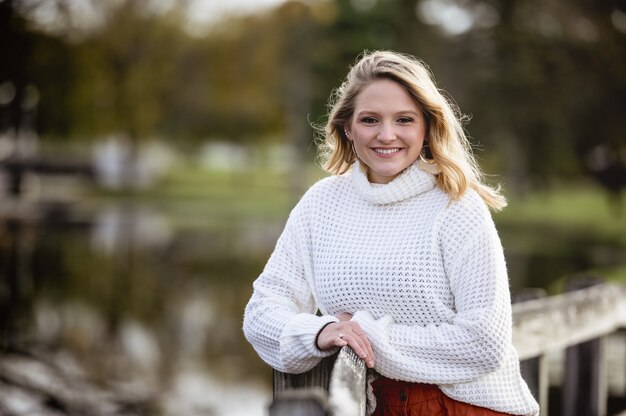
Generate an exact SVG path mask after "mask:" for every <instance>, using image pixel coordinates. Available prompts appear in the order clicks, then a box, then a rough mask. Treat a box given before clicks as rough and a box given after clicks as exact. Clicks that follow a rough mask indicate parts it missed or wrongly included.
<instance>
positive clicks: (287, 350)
mask: <svg viewBox="0 0 626 416" xmlns="http://www.w3.org/2000/svg"><path fill="white" fill-rule="evenodd" d="M338 321H339V319H337V317H335V316H332V315H325V316H316V315H313V314H308V313H300V314H297V315H295V316H294V317H293V318H291V319H290V320H289V322H288V323H287V325H285V328H284V329H283V333H282V335H281V337H280V349H281V354H282V355H283V357H284V359H287V361H292V360H293V361H295V360H307V359H310V358H312V357H317V358H324V357H328V356H329V355H332V354H333V353H334V352H336V349H331V350H327V351H322V350H320V349H319V348H317V345H316V342H315V341H316V338H317V335H318V333H319V332H320V330H321V329H322V327H323V326H325V325H327V324H330V323H333V322H338Z"/></svg>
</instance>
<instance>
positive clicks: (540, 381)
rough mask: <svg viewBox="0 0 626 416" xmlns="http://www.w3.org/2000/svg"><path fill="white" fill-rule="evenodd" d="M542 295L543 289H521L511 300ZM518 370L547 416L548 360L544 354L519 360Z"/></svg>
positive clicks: (532, 298) (527, 298) (544, 294)
mask: <svg viewBox="0 0 626 416" xmlns="http://www.w3.org/2000/svg"><path fill="white" fill-rule="evenodd" d="M544 297H546V291H545V290H543V289H523V290H522V291H521V292H519V293H518V294H516V295H515V297H514V299H513V302H514V303H519V302H525V301H527V300H534V299H541V298H544ZM520 372H521V373H522V378H523V379H524V380H525V381H526V384H528V389H529V390H530V392H531V393H532V395H533V397H534V398H535V400H537V402H539V410H540V415H541V416H547V415H548V392H549V388H550V384H549V379H548V362H547V358H546V356H545V354H542V355H540V356H538V357H533V358H529V359H526V360H523V361H521V362H520Z"/></svg>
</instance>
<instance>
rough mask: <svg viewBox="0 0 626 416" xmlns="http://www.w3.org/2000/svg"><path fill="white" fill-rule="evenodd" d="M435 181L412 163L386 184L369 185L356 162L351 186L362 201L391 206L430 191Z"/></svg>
mask: <svg viewBox="0 0 626 416" xmlns="http://www.w3.org/2000/svg"><path fill="white" fill-rule="evenodd" d="M435 183H436V179H435V176H434V175H433V174H431V173H428V172H426V171H424V170H422V169H420V167H419V161H417V162H415V163H413V164H412V165H410V166H409V167H408V168H406V169H405V170H404V172H402V173H401V174H400V175H398V176H397V177H396V178H395V179H394V180H392V181H391V182H389V183H388V184H376V183H370V181H369V180H368V179H367V173H366V170H365V169H364V167H363V165H362V164H361V163H360V162H359V161H357V162H355V163H354V165H353V167H352V184H353V186H354V188H355V189H356V191H357V193H358V194H359V195H361V197H362V198H363V199H365V200H366V201H369V202H371V203H373V204H377V205H382V204H391V203H393V202H399V201H403V200H405V199H407V198H411V197H413V196H415V195H419V194H422V193H424V192H426V191H430V190H431V189H433V188H434V187H435Z"/></svg>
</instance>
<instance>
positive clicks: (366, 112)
mask: <svg viewBox="0 0 626 416" xmlns="http://www.w3.org/2000/svg"><path fill="white" fill-rule="evenodd" d="M367 114H376V115H378V114H379V113H378V111H374V110H362V111H359V112H358V113H357V117H361V116H362V115H367ZM400 114H413V115H414V116H416V117H419V115H420V113H416V112H415V111H413V110H403V111H398V112H396V113H394V115H396V116H397V115H400Z"/></svg>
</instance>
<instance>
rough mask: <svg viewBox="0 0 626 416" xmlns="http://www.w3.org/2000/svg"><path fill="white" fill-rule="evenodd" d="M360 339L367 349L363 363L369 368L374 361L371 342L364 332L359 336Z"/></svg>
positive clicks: (372, 365)
mask: <svg viewBox="0 0 626 416" xmlns="http://www.w3.org/2000/svg"><path fill="white" fill-rule="evenodd" d="M361 339H362V340H363V343H364V344H365V348H366V350H367V358H366V359H365V364H366V365H367V366H368V367H369V368H373V367H374V363H375V362H376V356H375V355H374V348H372V343H371V342H370V340H369V338H368V337H367V335H365V334H363V336H361Z"/></svg>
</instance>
